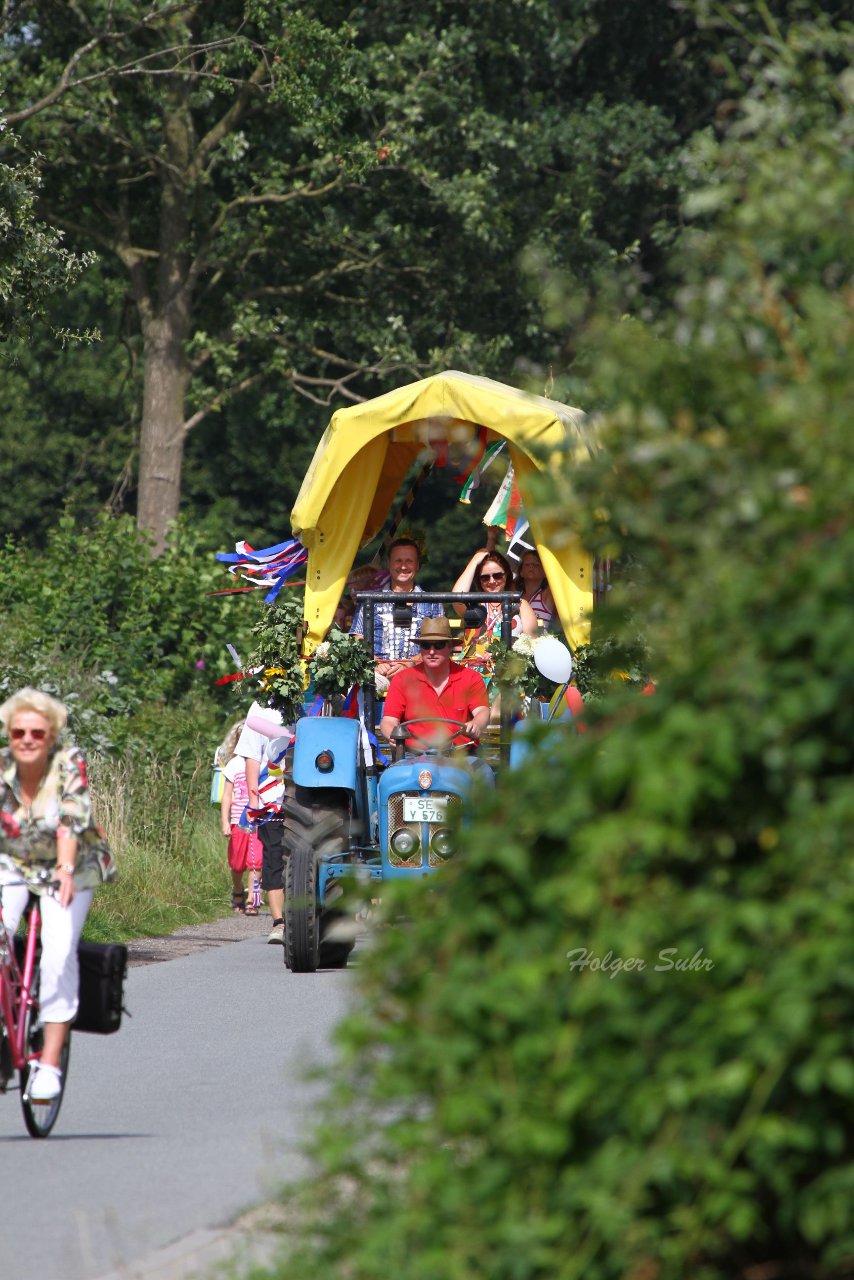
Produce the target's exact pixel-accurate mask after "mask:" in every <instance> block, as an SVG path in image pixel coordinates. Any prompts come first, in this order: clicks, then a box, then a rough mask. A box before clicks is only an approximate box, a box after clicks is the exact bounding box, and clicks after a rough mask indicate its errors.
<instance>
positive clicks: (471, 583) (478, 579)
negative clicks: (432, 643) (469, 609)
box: [453, 548, 537, 639]
mask: <svg viewBox="0 0 854 1280" xmlns="http://www.w3.org/2000/svg"><path fill="white" fill-rule="evenodd" d="M453 590H454V591H488V592H494V591H515V590H516V587H515V585H514V582H513V570H512V569H511V568H510V564H509V562H508V561H507V560H506V559H505V558H504V556H503V555H502V554H501V552H500V551H487V550H486V549H484V548H481V550H480V551H476V552H475V553H474V555H473V556H472V558H471V559H470V560H469V562H468V564H467V565H466V567H465V569H463V571H462V573H461V574H460V576H459V577H458V578H457V580H456V582H455V583H454V586H453ZM454 609H455V610H456V612H457V613H458V614H459V615H460V617H462V616H463V614H464V613H465V611H466V607H465V605H464V604H455V605H454ZM481 630H482V631H484V632H485V633H486V635H487V636H488V638H489V639H491V638H492V636H493V635H500V634H501V605H500V604H497V603H496V604H487V606H486V621H485V622H484V625H483V627H482V628H481ZM523 632H524V634H525V635H528V636H533V635H536V633H537V615H536V614H535V613H534V611H533V609H532V608H531V606H530V605H529V604H528V601H527V600H520V601H519V613H518V614H517V616H516V617H515V618H514V619H513V635H514V637H515V636H518V635H521V634H522V633H523Z"/></svg>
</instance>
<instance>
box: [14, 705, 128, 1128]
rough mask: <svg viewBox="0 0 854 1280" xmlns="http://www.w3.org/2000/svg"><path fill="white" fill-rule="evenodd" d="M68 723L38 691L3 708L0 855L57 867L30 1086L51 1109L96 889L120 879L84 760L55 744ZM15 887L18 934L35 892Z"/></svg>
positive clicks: (47, 909)
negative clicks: (97, 818) (40, 1038)
mask: <svg viewBox="0 0 854 1280" xmlns="http://www.w3.org/2000/svg"><path fill="white" fill-rule="evenodd" d="M67 719H68V712H67V710H66V708H65V706H64V704H63V703H61V702H59V701H58V700H57V699H56V698H53V697H51V695H50V694H48V693H42V692H40V691H39V690H37V689H19V690H18V692H17V693H14V694H13V695H12V696H11V698H8V699H7V701H6V702H4V703H3V705H2V706H0V722H2V725H3V728H4V730H5V731H6V734H7V735H8V738H9V746H8V747H7V748H5V749H3V750H0V847H2V848H3V851H4V852H5V853H7V854H8V855H9V856H10V857H11V858H14V859H16V860H17V861H20V862H21V863H25V864H28V865H36V866H44V867H48V868H50V869H51V870H52V871H53V873H54V881H55V882H56V884H57V885H58V888H57V890H56V896H55V897H50V896H48V895H44V896H43V897H42V902H41V910H42V958H41V980H40V984H41V985H40V997H41V1013H42V1018H43V1020H44V1048H43V1050H42V1056H41V1060H40V1062H39V1064H38V1067H37V1069H36V1071H35V1072H34V1073H31V1075H30V1080H29V1084H28V1087H27V1092H28V1094H29V1098H30V1101H31V1102H44V1103H48V1102H51V1101H52V1100H53V1099H54V1098H56V1097H57V1096H58V1095H59V1093H60V1091H61V1079H62V1074H61V1069H60V1059H61V1054H62V1049H63V1046H64V1044H65V1040H66V1038H67V1036H68V1031H69V1028H70V1026H71V1023H72V1021H73V1020H74V1017H75V1016H76V1014H77V990H78V983H79V971H78V964H77V943H78V942H79V940H80V934H81V932H82V930H83V923H84V921H85V919H86V914H87V912H88V910H89V906H90V904H91V901H92V892H93V890H94V889H95V887H96V886H97V885H98V884H100V883H101V882H102V881H103V880H105V879H109V878H110V877H111V876H112V874H113V866H112V862H111V860H110V858H109V855H108V853H107V852H106V845H105V843H104V841H103V837H101V836H100V833H98V832H97V829H96V828H95V826H94V823H93V821H92V805H91V801H90V797H89V786H88V783H87V779H86V762H85V760H84V758H83V754H82V752H81V751H80V750H79V748H78V747H75V746H59V745H58V744H57V739H58V737H59V735H60V733H61V732H62V730H63V729H64V728H65V725H66V722H67ZM4 879H5V883H4ZM10 881H14V877H13V876H12V875H11V874H10V873H0V895H2V901H3V918H4V921H5V923H6V927H7V929H8V930H9V933H10V935H11V934H14V932H15V930H16V929H17V927H18V921H19V920H20V919H21V916H22V915H23V913H24V910H25V909H26V906H27V901H28V898H29V892H30V891H29V889H28V888H27V887H26V886H25V885H22V884H17V883H14V882H13V883H10Z"/></svg>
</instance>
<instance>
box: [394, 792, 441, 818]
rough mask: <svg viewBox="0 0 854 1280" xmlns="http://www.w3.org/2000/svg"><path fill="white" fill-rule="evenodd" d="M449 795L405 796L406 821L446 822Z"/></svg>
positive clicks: (404, 813) (404, 811) (404, 814)
mask: <svg viewBox="0 0 854 1280" xmlns="http://www.w3.org/2000/svg"><path fill="white" fill-rule="evenodd" d="M447 818H448V797H447V796H404V797H403V821H404V822H446V821H447Z"/></svg>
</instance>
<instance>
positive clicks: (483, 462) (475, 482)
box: [460, 440, 506, 503]
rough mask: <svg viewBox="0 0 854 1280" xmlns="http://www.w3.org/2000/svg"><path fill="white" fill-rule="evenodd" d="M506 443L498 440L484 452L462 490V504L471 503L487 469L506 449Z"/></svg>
mask: <svg viewBox="0 0 854 1280" xmlns="http://www.w3.org/2000/svg"><path fill="white" fill-rule="evenodd" d="M505 443H506V441H504V440H496V441H495V443H494V444H491V445H490V446H489V448H488V449H486V450H484V453H483V455H482V456H481V457H480V458H479V459H478V461H477V462H476V463H475V464H474V466H473V467H472V469H471V471H470V472H469V475H468V478H467V479H466V480H465V482H464V483H463V487H462V489H461V490H460V502H465V503H471V495H472V494H473V493H474V491H475V489H478V488H480V481H481V477H482V476H483V473H484V472H485V471H486V469H487V468H488V467H489V466H490V465H491V464H492V463H493V462H494V461H495V459H496V458H497V457H498V455H499V453H500V452H501V450H502V449H503V448H504V445H505Z"/></svg>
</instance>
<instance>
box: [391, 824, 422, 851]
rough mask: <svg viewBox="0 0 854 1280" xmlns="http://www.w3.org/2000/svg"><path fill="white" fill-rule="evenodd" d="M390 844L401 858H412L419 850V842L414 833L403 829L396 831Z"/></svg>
mask: <svg viewBox="0 0 854 1280" xmlns="http://www.w3.org/2000/svg"><path fill="white" fill-rule="evenodd" d="M389 844H390V845H391V848H392V850H393V852H394V853H396V854H397V856H398V857H399V858H411V857H412V855H413V854H414V853H416V852H417V850H418V844H419V841H418V836H417V835H416V834H415V832H414V831H410V830H409V828H408V827H401V828H400V830H399V831H395V833H394V835H393V836H392V838H391V840H390V841H389Z"/></svg>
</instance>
